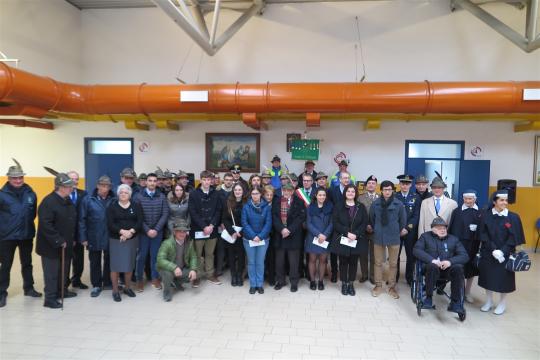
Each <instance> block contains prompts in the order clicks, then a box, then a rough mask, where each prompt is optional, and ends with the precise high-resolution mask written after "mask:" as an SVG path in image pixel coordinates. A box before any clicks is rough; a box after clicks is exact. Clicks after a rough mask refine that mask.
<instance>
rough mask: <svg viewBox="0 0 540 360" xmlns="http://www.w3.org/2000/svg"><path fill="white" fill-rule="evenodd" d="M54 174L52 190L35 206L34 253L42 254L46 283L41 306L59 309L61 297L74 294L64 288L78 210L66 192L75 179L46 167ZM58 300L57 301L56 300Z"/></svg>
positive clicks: (62, 302) (68, 192) (62, 298)
mask: <svg viewBox="0 0 540 360" xmlns="http://www.w3.org/2000/svg"><path fill="white" fill-rule="evenodd" d="M45 169H46V170H47V171H49V172H50V173H52V174H53V175H54V176H55V179H54V191H53V192H51V193H50V194H49V195H47V196H46V197H45V198H44V199H43V201H42V202H41V204H40V205H39V208H38V218H39V224H38V233H37V242H36V252H37V253H38V255H40V256H41V264H42V266H43V278H44V283H45V302H44V303H43V306H45V307H48V308H51V309H58V308H63V306H64V297H66V298H69V297H74V296H77V293H75V292H72V291H67V289H65V285H66V284H67V281H66V280H67V276H68V274H69V267H70V260H71V256H72V254H73V243H74V242H75V240H76V239H75V227H76V224H77V212H76V210H75V205H73V202H72V201H71V200H70V198H69V195H70V194H71V191H72V190H73V186H74V182H73V180H72V179H70V177H69V176H68V175H67V174H65V173H58V172H56V171H54V170H52V169H49V168H45ZM59 298H60V299H61V301H58V299H59Z"/></svg>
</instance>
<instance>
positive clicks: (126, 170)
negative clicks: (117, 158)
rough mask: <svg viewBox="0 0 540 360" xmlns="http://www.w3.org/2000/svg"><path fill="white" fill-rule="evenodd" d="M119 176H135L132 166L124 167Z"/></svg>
mask: <svg viewBox="0 0 540 360" xmlns="http://www.w3.org/2000/svg"><path fill="white" fill-rule="evenodd" d="M120 177H126V178H136V177H137V174H136V173H135V171H134V170H133V169H132V168H124V170H122V171H121V172H120Z"/></svg>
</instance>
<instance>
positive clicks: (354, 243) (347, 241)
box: [339, 236, 358, 248]
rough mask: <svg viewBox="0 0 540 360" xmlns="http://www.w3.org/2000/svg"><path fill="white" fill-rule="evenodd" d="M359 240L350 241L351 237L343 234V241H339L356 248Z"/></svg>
mask: <svg viewBox="0 0 540 360" xmlns="http://www.w3.org/2000/svg"><path fill="white" fill-rule="evenodd" d="M357 242H358V240H354V241H350V242H349V238H348V237H346V236H342V237H341V241H340V242H339V243H340V244H342V245H346V246H350V247H353V248H355V247H356V243H357Z"/></svg>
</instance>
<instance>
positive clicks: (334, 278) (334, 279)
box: [330, 273, 337, 283]
mask: <svg viewBox="0 0 540 360" xmlns="http://www.w3.org/2000/svg"><path fill="white" fill-rule="evenodd" d="M330 282H333V283H337V273H332V276H331V277H330Z"/></svg>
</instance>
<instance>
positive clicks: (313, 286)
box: [309, 281, 317, 290]
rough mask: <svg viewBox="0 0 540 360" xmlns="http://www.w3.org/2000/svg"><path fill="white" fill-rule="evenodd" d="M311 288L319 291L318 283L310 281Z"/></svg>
mask: <svg viewBox="0 0 540 360" xmlns="http://www.w3.org/2000/svg"><path fill="white" fill-rule="evenodd" d="M309 288H310V289H311V290H317V283H316V282H315V281H310V282H309Z"/></svg>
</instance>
